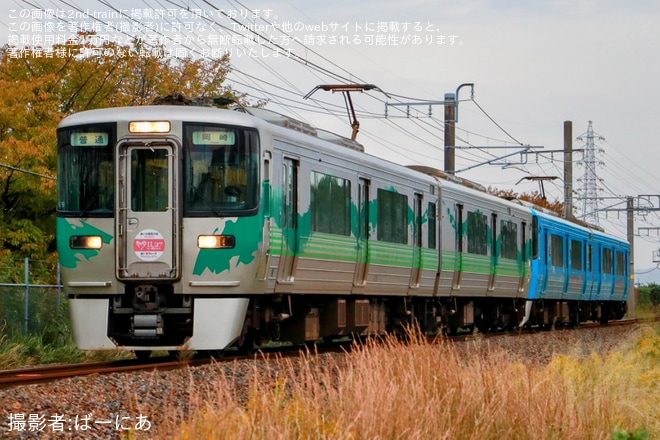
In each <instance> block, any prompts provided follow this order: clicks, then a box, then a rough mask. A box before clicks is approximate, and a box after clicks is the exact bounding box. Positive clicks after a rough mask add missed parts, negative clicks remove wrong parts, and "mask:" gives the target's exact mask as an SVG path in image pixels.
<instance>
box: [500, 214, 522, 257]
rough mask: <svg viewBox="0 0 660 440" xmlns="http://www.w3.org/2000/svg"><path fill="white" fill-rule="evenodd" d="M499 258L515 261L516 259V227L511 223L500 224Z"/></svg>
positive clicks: (505, 221)
mask: <svg viewBox="0 0 660 440" xmlns="http://www.w3.org/2000/svg"><path fill="white" fill-rule="evenodd" d="M500 242H501V245H500V246H501V249H500V256H501V257H502V258H508V259H510V260H515V259H516V258H518V225H517V224H516V223H514V222H512V221H508V220H502V221H501V222H500Z"/></svg>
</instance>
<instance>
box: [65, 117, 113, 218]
mask: <svg viewBox="0 0 660 440" xmlns="http://www.w3.org/2000/svg"><path fill="white" fill-rule="evenodd" d="M102 132H103V133H105V134H107V139H104V142H103V144H104V145H83V144H80V143H79V142H75V143H76V145H73V143H74V142H73V141H72V140H73V139H74V138H73V135H74V134H76V133H78V134H80V133H96V134H98V133H102ZM76 139H77V138H76ZM116 143H117V124H116V123H115V122H98V123H93V124H81V125H75V126H69V127H60V128H58V129H57V153H58V156H57V167H58V173H57V174H58V179H57V186H58V191H57V192H58V196H57V197H58V200H57V215H58V216H60V217H90V218H104V217H107V218H109V217H113V216H114V210H115V189H116V188H115V146H116ZM85 170H87V171H85Z"/></svg>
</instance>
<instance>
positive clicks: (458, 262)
mask: <svg viewBox="0 0 660 440" xmlns="http://www.w3.org/2000/svg"><path fill="white" fill-rule="evenodd" d="M455 212H456V237H455V240H456V241H455V248H454V249H455V255H456V259H455V261H454V263H455V265H454V279H453V282H452V289H460V288H461V277H462V274H463V251H464V249H463V240H464V237H463V205H459V204H456V211H455Z"/></svg>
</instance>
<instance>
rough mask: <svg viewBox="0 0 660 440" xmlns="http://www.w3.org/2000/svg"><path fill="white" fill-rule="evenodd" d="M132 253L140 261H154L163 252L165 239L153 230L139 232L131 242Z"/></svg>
mask: <svg viewBox="0 0 660 440" xmlns="http://www.w3.org/2000/svg"><path fill="white" fill-rule="evenodd" d="M133 251H134V252H135V255H137V257H138V258H139V259H140V260H143V261H155V260H157V259H159V258H160V257H161V256H162V255H163V252H165V238H164V237H163V236H162V235H161V233H160V232H158V231H156V230H155V229H145V230H144V231H140V232H139V233H138V234H137V235H136V236H135V239H134V240H133Z"/></svg>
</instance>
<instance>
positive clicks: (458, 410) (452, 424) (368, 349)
mask: <svg viewBox="0 0 660 440" xmlns="http://www.w3.org/2000/svg"><path fill="white" fill-rule="evenodd" d="M474 347H476V345H475V346H474ZM529 349H530V347H520V350H519V351H517V352H513V351H511V350H510V349H502V348H498V347H494V346H492V347H491V346H488V347H487V348H486V349H484V348H483V346H482V345H480V346H479V348H474V349H472V348H470V346H469V345H468V348H467V351H469V352H470V353H465V352H464V351H465V350H466V348H465V346H462V348H461V349H460V351H459V349H457V348H456V347H454V345H453V344H451V343H446V342H445V343H442V344H440V345H432V344H428V343H426V342H424V341H423V340H421V339H417V338H414V337H413V341H412V343H410V344H408V345H404V344H402V343H400V342H398V341H396V340H394V339H390V340H387V341H386V342H385V343H384V344H374V343H367V344H365V345H363V346H360V347H358V348H357V349H355V350H354V351H353V352H352V353H350V354H348V355H347V356H344V357H341V358H338V357H329V356H317V355H315V354H313V353H310V354H308V355H306V356H304V358H303V359H302V360H301V361H299V362H297V361H289V360H282V359H280V360H277V361H270V362H268V363H267V365H268V367H267V368H263V367H256V366H255V367H254V368H253V369H252V370H251V372H250V374H248V375H245V373H243V374H241V375H238V374H237V375H236V376H232V377H228V376H225V377H223V379H222V380H220V381H219V382H218V383H216V384H213V385H212V386H210V387H209V396H210V397H208V396H195V397H194V398H193V402H191V404H192V405H191V406H192V407H193V408H195V410H194V411H193V412H192V413H191V415H190V416H189V417H187V421H186V422H185V423H183V424H182V425H181V424H180V422H179V421H177V420H176V417H172V418H171V421H170V423H171V424H172V428H173V429H177V430H178V433H177V438H180V439H206V438H214V439H230V438H231V439H247V438H250V439H370V440H371V439H461V440H462V439H475V440H476V439H479V440H482V439H504V438H515V439H530V440H531V439H534V440H536V439H609V438H636V439H641V438H646V435H647V433H648V436H649V438H660V415H659V411H658V408H660V337H658V334H657V333H656V332H655V331H650V330H649V331H648V332H646V333H645V334H642V335H641V336H640V335H637V336H636V337H635V339H634V340H630V341H629V343H628V344H627V346H626V347H621V348H618V349H616V350H614V351H613V352H611V354H606V355H600V354H597V353H592V354H590V355H587V356H584V355H583V353H584V351H585V348H584V347H577V348H576V351H575V353H576V354H575V355H572V354H568V355H567V354H562V355H556V356H554V357H553V358H552V360H551V361H550V362H549V363H543V362H540V363H539V362H533V361H532V362H528V360H529V357H530V356H529V352H528V351H527V352H526V350H529ZM246 381H247V382H246ZM177 425H178V426H177Z"/></svg>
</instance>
